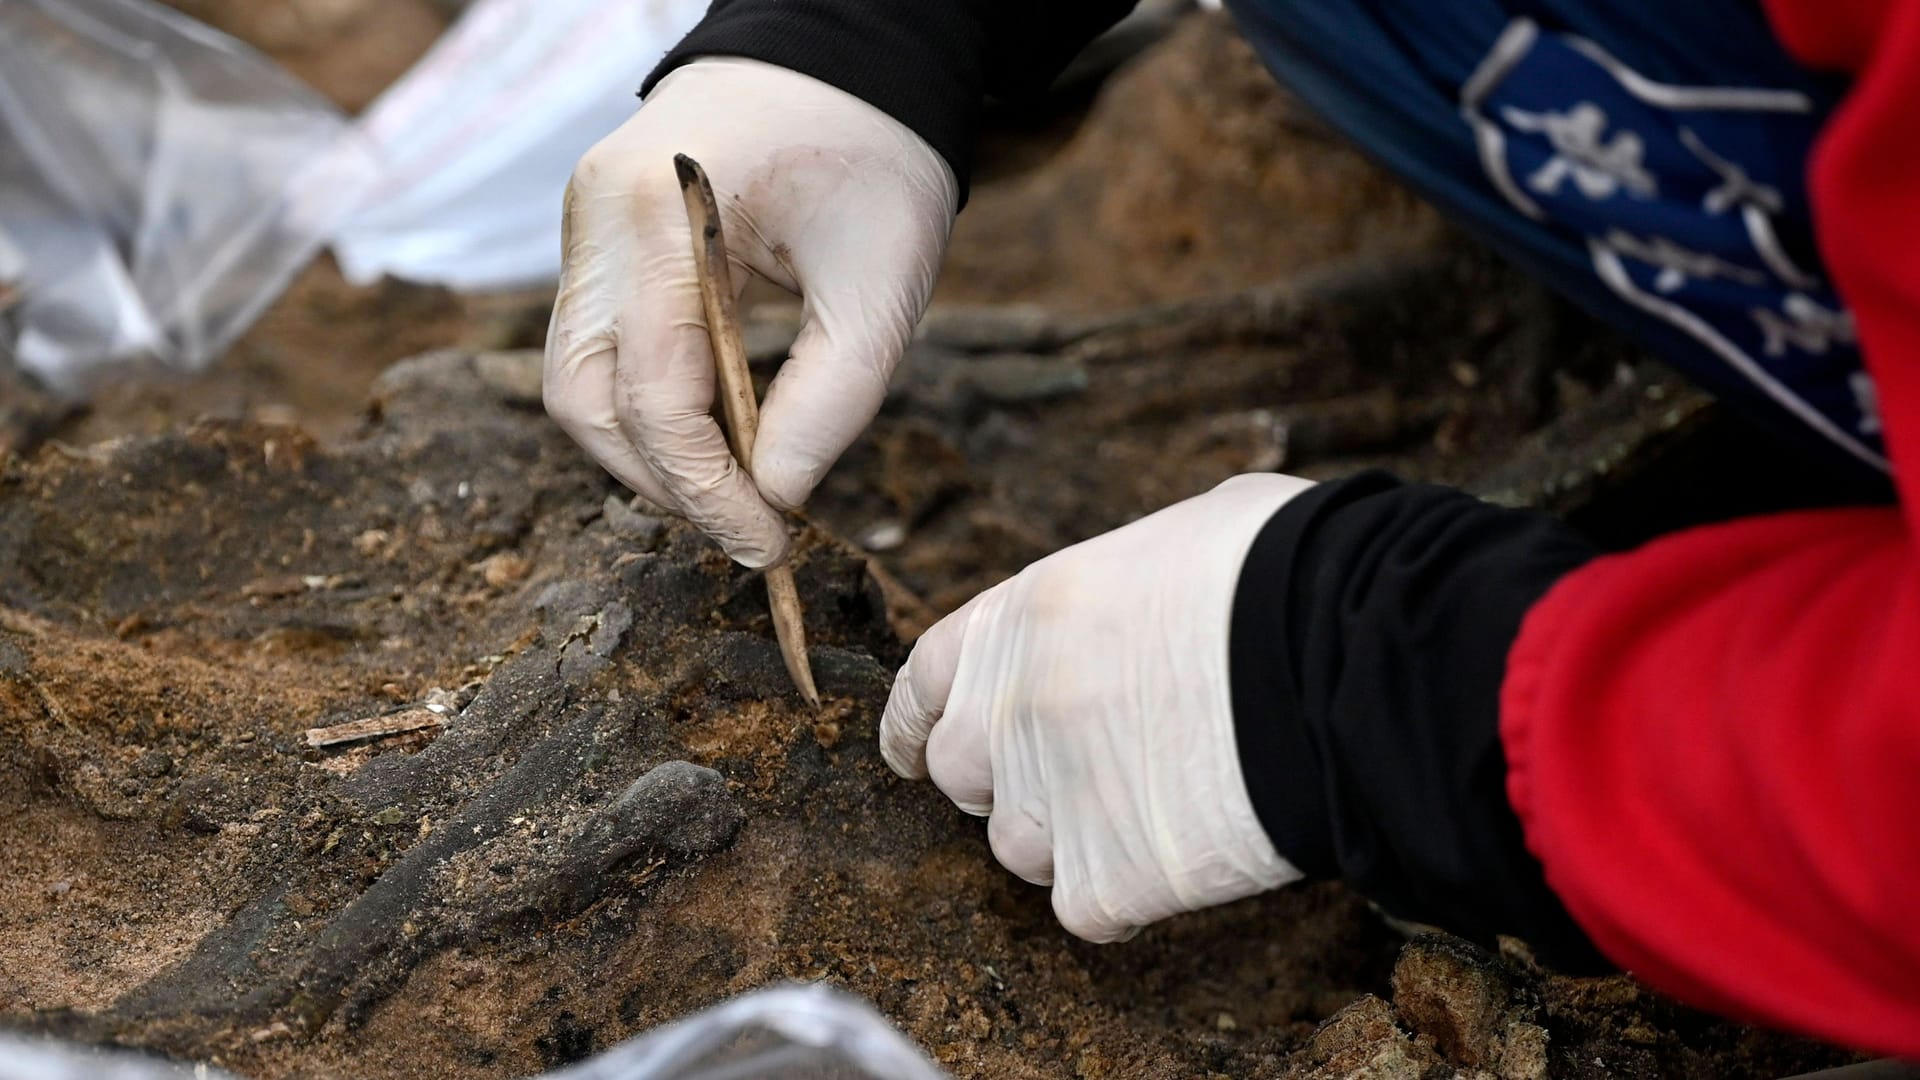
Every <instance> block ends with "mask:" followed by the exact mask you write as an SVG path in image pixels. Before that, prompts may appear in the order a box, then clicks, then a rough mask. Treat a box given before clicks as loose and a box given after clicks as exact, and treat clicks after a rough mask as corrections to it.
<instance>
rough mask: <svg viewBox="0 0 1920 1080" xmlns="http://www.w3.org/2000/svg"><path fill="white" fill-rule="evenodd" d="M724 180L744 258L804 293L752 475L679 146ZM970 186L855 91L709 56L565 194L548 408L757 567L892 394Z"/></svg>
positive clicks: (590, 160)
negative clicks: (734, 440) (737, 452)
mask: <svg viewBox="0 0 1920 1080" xmlns="http://www.w3.org/2000/svg"><path fill="white" fill-rule="evenodd" d="M681 153H684V154H687V155H689V156H691V157H693V158H694V159H695V160H697V161H699V162H700V164H701V165H702V166H704V167H705V168H706V171H707V174H708V175H709V176H710V177H712V178H713V183H714V188H715V190H716V192H717V193H718V196H719V203H720V215H721V224H722V228H723V230H724V232H725V234H726V239H727V246H728V256H729V258H730V259H731V260H732V262H733V270H734V273H733V280H734V283H735V285H736V286H743V285H744V284H745V283H746V280H747V277H746V274H744V273H742V272H741V268H742V267H744V268H746V269H749V270H752V271H753V272H754V273H756V274H759V275H760V276H762V277H764V278H767V279H768V280H770V281H773V282H775V283H777V284H779V285H782V286H784V287H786V288H787V289H790V290H793V291H795V292H798V293H800V294H801V295H802V297H803V298H804V312H803V317H802V325H801V330H800V337H799V340H797V341H796V342H795V343H794V346H793V352H792V356H791V357H790V358H789V359H788V360H787V362H786V364H785V366H784V367H782V368H781V370H780V373H779V375H778V377H777V378H776V379H775V380H774V383H773V387H772V389H771V390H770V391H769V392H768V394H767V400H766V402H765V403H764V405H763V407H762V409H761V413H760V434H759V441H758V443H757V444H756V446H755V448H754V454H753V461H752V462H751V463H749V465H750V468H751V471H752V474H753V475H752V478H751V479H749V478H748V477H747V476H746V475H744V474H742V472H741V471H740V469H739V468H738V467H737V466H736V464H735V462H734V460H733V456H732V455H731V454H730V453H729V452H728V450H727V444H726V441H725V439H724V438H723V437H722V435H721V431H720V428H719V426H718V425H717V424H716V423H715V421H714V420H713V418H712V417H711V415H710V414H709V410H710V409H711V408H712V405H713V395H714V372H713V359H712V353H711V351H710V348H709V346H708V344H707V335H706V317H705V315H704V313H703V311H702V309H701V306H700V290H699V284H698V282H697V280H696V279H695V277H694V269H693V254H692V242H691V238H690V237H689V235H688V232H687V216H686V208H685V204H684V203H683V202H682V200H681V195H680V185H679V181H678V180H677V179H676V178H675V176H674V169H673V157H674V155H675V154H681ZM958 198H959V188H958V185H957V183H956V182H955V180H954V176H953V171H952V169H950V168H949V167H948V165H947V163H946V160H945V159H944V158H942V157H941V156H940V155H939V153H937V152H936V151H935V150H934V149H933V148H932V147H931V146H929V145H927V143H926V141H925V140H923V139H921V138H920V137H919V136H918V135H915V134H914V133H913V132H912V131H910V130H909V129H907V128H906V127H905V126H903V125H902V124H900V123H899V122H898V121H896V120H894V119H893V118H892V117H890V116H888V115H887V114H886V113H883V112H881V111H880V110H878V109H876V108H874V107H873V106H871V105H868V104H867V103H865V102H863V101H861V100H860V99H859V98H856V97H854V96H853V95H851V94H848V93H846V92H844V91H842V90H839V89H836V88H835V87H832V86H829V85H827V84H826V83H823V82H819V81H818V80H815V79H813V78H810V77H808V76H806V75H801V74H799V73H797V72H794V71H789V70H787V69H785V68H781V67H775V66H773V65H771V64H765V63H761V62H759V61H755V60H746V59H740V58H736V57H717V58H709V59H704V60H697V61H694V62H693V63H691V64H688V65H687V66H685V67H682V68H679V69H677V70H675V71H673V72H672V73H670V74H668V75H667V77H666V78H664V79H662V80H661V81H660V82H659V84H658V85H656V86H655V87H654V89H653V92H652V93H651V94H649V95H648V97H647V100H646V103H645V104H644V105H642V106H641V108H640V110H639V112H637V113H635V114H634V116H633V118H632V119H631V120H629V121H628V122H627V123H625V124H624V125H622V126H621V127H620V129H619V130H618V131H615V132H614V133H613V134H612V135H610V136H608V137H607V138H606V139H605V140H604V141H602V142H601V143H600V144H599V145H597V146H595V147H594V148H593V149H592V150H589V151H588V152H587V154H586V156H585V157H583V158H581V159H580V164H579V165H578V167H577V168H576V169H575V170H574V174H573V181H572V183H571V184H570V185H569V187H568V190H567V199H566V208H565V215H566V216H565V226H564V234H565V236H564V240H563V247H564V251H565V260H566V261H565V267H564V269H563V270H562V272H561V279H560V293H559V297H558V299H557V300H556V301H555V303H554V310H553V324H552V327H551V329H550V330H549V332H548V335H547V356H546V368H545V375H544V393H545V399H546V405H547V411H548V412H549V413H551V414H552V415H553V417H554V419H556V420H558V421H559V423H560V425H561V426H562V427H563V428H565V429H566V431H567V433H568V434H569V435H571V436H573V438H574V440H575V441H576V442H578V443H579V444H580V445H581V446H582V447H584V448H585V449H586V450H587V452H588V453H590V454H592V455H593V456H594V458H595V459H596V460H598V461H599V462H600V464H601V465H602V466H604V467H605V468H606V469H607V471H608V472H611V473H612V474H613V475H614V476H615V477H617V478H618V479H619V480H620V481H621V482H622V483H624V484H626V485H627V486H628V487H630V488H632V489H633V490H634V491H636V492H638V493H640V494H641V495H644V496H646V497H647V498H648V499H651V500H653V501H654V502H656V503H659V504H660V505H662V506H664V507H666V508H667V509H669V510H673V511H675V512H677V513H680V514H683V515H685V516H686V517H687V518H688V519H689V520H691V521H692V522H693V523H694V524H695V525H697V526H699V527H700V528H701V529H703V530H704V531H706V532H707V533H709V534H711V535H712V536H713V537H714V538H715V539H716V540H718V541H719V542H720V544H721V546H722V547H724V548H725V549H726V551H727V554H729V555H731V556H733V557H734V558H735V559H737V560H739V561H740V562H742V563H744V564H746V565H748V566H753V567H760V566H766V565H769V564H772V563H775V562H779V561H780V560H782V559H784V558H785V557H786V554H787V547H788V538H787V530H786V525H785V523H784V522H783V521H782V520H781V518H780V514H779V513H778V511H779V510H783V509H792V508H794V507H797V506H799V505H800V504H801V503H802V502H804V501H805V500H806V498H807V496H808V495H809V494H810V493H812V491H813V488H814V485H815V484H817V483H819V481H820V478H821V476H822V475H823V474H824V473H825V472H826V471H827V468H828V466H830V465H832V464H833V462H834V461H835V459H837V458H838V457H839V456H840V454H841V453H842V452H843V451H845V450H846V448H847V446H848V444H850V443H851V442H853V440H854V438H855V437H856V436H857V435H859V433H860V431H861V429H862V428H864V427H865V426H866V425H867V423H868V421H870V420H872V419H873V416H874V414H875V413H876V412H878V411H879V409H880V403H881V399H882V398H883V397H884V396H885V394H886V387H887V380H888V378H889V377H890V376H891V375H892V373H893V369H894V367H895V365H896V364H898V363H899V361H900V353H901V351H902V350H903V349H904V348H905V347H906V343H907V339H908V338H909V336H911V334H912V333H913V328H914V325H915V324H916V323H917V322H919V319H920V316H921V314H922V312H924V311H925V309H926V306H927V297H928V295H929V294H930V293H931V292H932V290H933V282H934V277H935V275H936V274H937V273H938V271H939V267H940V260H941V257H942V255H943V254H944V253H945V251H946V244H947V235H948V232H949V230H950V229H951V228H952V225H953V216H954V212H955V205H956V203H957V200H958Z"/></svg>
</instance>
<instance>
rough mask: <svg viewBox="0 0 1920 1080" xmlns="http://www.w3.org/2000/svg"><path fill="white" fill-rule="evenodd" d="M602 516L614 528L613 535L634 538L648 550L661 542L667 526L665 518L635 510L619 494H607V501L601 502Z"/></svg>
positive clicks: (625, 538) (610, 527)
mask: <svg viewBox="0 0 1920 1080" xmlns="http://www.w3.org/2000/svg"><path fill="white" fill-rule="evenodd" d="M600 516H601V517H602V518H604V519H605V520H606V523H607V528H609V529H611V530H613V535H615V536H618V537H620V538H621V539H623V540H632V541H634V542H635V543H636V544H638V545H640V547H641V548H643V549H645V550H648V551H651V550H653V548H654V546H655V545H657V544H658V543H659V542H660V534H661V532H663V531H664V530H665V529H666V527H667V523H666V522H665V521H664V520H662V519H660V518H657V517H654V516H653V515H652V514H643V513H641V512H640V511H638V510H635V509H634V508H633V507H632V506H630V505H628V503H627V500H625V499H622V498H621V497H620V496H618V495H609V496H607V501H606V502H605V503H603V504H601V507H600Z"/></svg>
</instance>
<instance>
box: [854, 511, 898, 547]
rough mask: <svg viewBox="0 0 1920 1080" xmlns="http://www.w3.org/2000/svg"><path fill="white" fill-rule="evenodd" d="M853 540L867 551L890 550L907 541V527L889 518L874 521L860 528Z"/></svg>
mask: <svg viewBox="0 0 1920 1080" xmlns="http://www.w3.org/2000/svg"><path fill="white" fill-rule="evenodd" d="M853 542H854V543H856V544H859V545H860V546H861V547H863V548H865V549H866V550H868V551H873V552H881V551H892V550H893V549H894V548H897V547H899V546H900V545H901V544H904V543H906V542H907V527H906V526H905V525H904V524H902V523H900V522H899V521H895V520H893V519H891V518H889V519H887V520H885V521H876V522H874V523H873V524H871V525H869V526H867V527H866V528H864V529H861V530H860V532H859V533H858V534H857V535H856V536H855V537H854V540H853Z"/></svg>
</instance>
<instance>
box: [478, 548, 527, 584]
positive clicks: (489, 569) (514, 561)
mask: <svg viewBox="0 0 1920 1080" xmlns="http://www.w3.org/2000/svg"><path fill="white" fill-rule="evenodd" d="M478 569H479V571H480V577H481V578H482V580H484V581H485V582H486V583H487V586H488V587H489V588H494V589H504V588H506V587H507V586H509V585H513V584H516V583H518V582H520V581H522V580H525V578H526V576H527V574H528V573H530V572H532V570H533V561H532V560H531V559H528V558H526V557H525V556H522V555H516V554H514V553H513V552H511V551H501V552H497V553H495V554H492V555H489V556H487V557H486V558H485V559H483V560H481V562H480V565H479V567H478Z"/></svg>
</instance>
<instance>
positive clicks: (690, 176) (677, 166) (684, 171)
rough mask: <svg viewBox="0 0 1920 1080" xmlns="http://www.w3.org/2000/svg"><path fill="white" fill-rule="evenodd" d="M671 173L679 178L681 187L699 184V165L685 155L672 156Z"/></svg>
mask: <svg viewBox="0 0 1920 1080" xmlns="http://www.w3.org/2000/svg"><path fill="white" fill-rule="evenodd" d="M673 171H674V175H676V176H678V177H679V178H680V186H681V187H687V186H688V185H691V184H697V183H699V182H700V163H699V162H697V161H695V160H693V159H692V158H690V157H688V156H687V155H685V154H675V155H673Z"/></svg>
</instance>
